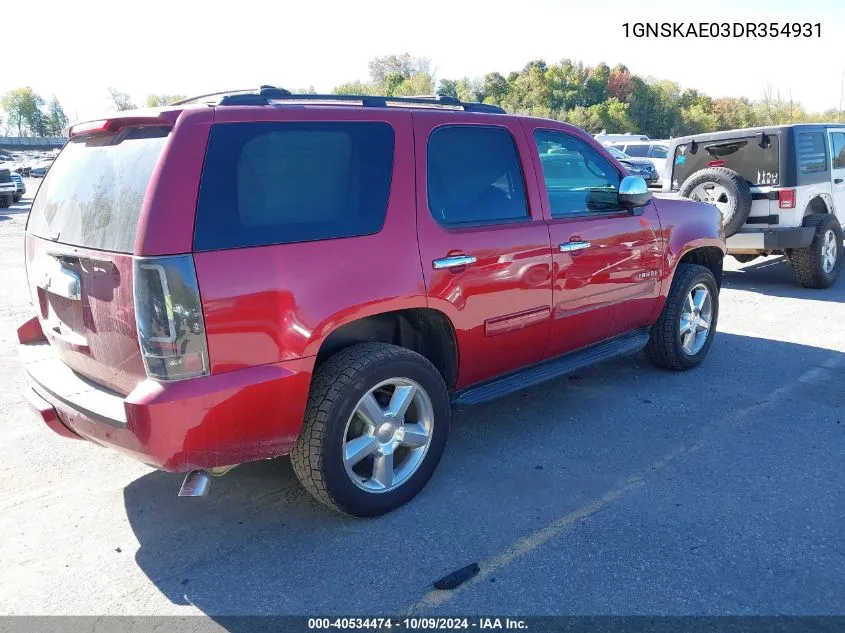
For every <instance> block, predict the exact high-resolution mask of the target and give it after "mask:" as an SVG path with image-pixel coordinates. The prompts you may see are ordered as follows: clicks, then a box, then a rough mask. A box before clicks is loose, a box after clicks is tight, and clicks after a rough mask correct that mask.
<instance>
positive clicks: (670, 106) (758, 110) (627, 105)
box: [334, 53, 840, 138]
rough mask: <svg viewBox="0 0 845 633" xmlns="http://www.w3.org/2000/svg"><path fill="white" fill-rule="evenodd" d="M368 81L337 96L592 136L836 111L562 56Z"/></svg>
mask: <svg viewBox="0 0 845 633" xmlns="http://www.w3.org/2000/svg"><path fill="white" fill-rule="evenodd" d="M369 69H370V80H369V81H368V82H361V81H353V82H350V83H345V84H342V85H340V86H338V87H337V88H335V90H334V92H335V93H336V94H365V95H367V94H385V95H388V96H400V95H414V94H431V93H434V92H438V93H441V94H446V95H450V96H453V97H457V98H459V99H461V100H462V101H480V102H483V103H489V104H493V105H498V106H501V107H503V108H504V109H505V110H507V111H508V112H512V113H515V114H527V115H531V116H538V117H545V118H550V119H557V120H559V121H566V122H568V123H571V124H573V125H576V126H577V127H580V128H583V129H584V130H586V131H588V132H590V133H592V134H596V133H599V132H601V131H602V130H606V131H607V132H609V133H625V132H631V133H637V134H646V135H648V136H650V137H651V138H668V137H671V136H681V135H685V134H697V133H700V132H711V131H717V130H729V129H734V128H744V127H754V126H759V125H779V124H785V123H812V122H822V121H837V120H839V118H838V117H839V115H840V113H839V112H838V111H837V110H835V109H831V110H827V111H825V112H808V111H807V110H806V109H805V108H804V107H802V106H801V104H800V103H798V102H796V101H794V100H793V98H792V95H791V94H790V95H789V97H788V98H786V97H785V96H781V94H780V93H779V92H778V91H777V90H776V89H774V88H773V87H772V86H771V85H770V84H765V85H762V86H761V89H762V96H761V98H760V99H758V100H750V99H747V98H745V97H721V98H717V99H714V98H712V97H710V96H708V95H706V94H704V93H702V92H700V91H699V90H696V89H694V88H687V89H682V88H681V86H680V85H679V84H677V83H676V82H673V81H668V80H661V79H655V78H653V77H641V76H639V75H635V74H633V73H632V72H631V71H630V70H628V68H627V67H625V66H624V65H621V64H619V65H617V66H614V67H613V68H611V67H609V66H608V65H607V64H605V63H601V64H598V65H596V66H592V67H591V66H585V65H584V64H583V63H582V62H579V61H574V60H571V59H563V60H561V61H559V62H557V63H554V64H547V63H546V62H545V61H544V60H534V61H531V62H528V63H527V64H526V65H525V66H524V67H523V68H522V70H519V71H515V72H511V73H509V74H507V75H502V74H501V73H498V72H491V73H487V74H486V75H484V76H483V77H464V78H461V79H440V80H439V81H436V80H435V76H434V72H433V70H432V66H431V60H429V59H428V58H415V57H412V56H411V55H409V54H407V53H406V54H403V55H388V56H385V57H378V58H376V59H374V60H373V61H372V62H370V68H369Z"/></svg>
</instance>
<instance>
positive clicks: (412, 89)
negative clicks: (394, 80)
mask: <svg viewBox="0 0 845 633" xmlns="http://www.w3.org/2000/svg"><path fill="white" fill-rule="evenodd" d="M432 93H434V81H433V79H432V77H431V75H429V74H426V73H416V74H414V75H411V76H410V77H407V78H405V79H403V80H402V81H401V82H399V83H398V84H397V85H396V86H395V87H394V88H391V89H390V92H386V94H388V95H390V96H397V97H398V96H406V97H411V96H414V95H430V94H432Z"/></svg>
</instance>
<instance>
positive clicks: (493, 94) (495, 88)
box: [482, 73, 510, 104]
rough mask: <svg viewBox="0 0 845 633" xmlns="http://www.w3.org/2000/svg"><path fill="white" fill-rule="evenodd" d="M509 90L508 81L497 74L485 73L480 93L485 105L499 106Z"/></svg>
mask: <svg viewBox="0 0 845 633" xmlns="http://www.w3.org/2000/svg"><path fill="white" fill-rule="evenodd" d="M509 90H510V86H508V80H507V79H505V78H504V77H503V76H502V75H500V74H499V73H487V74H486V75H484V79H483V80H482V92H483V94H484V101H485V102H487V103H494V104H500V103H502V102H503V101H504V100H505V97H506V96H507V94H508V91H509Z"/></svg>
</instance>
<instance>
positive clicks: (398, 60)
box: [369, 53, 433, 88]
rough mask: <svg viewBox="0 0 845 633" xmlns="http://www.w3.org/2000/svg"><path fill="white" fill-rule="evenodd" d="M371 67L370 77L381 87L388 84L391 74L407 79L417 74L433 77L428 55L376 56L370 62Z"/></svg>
mask: <svg viewBox="0 0 845 633" xmlns="http://www.w3.org/2000/svg"><path fill="white" fill-rule="evenodd" d="M369 68H370V79H371V80H372V82H373V83H374V84H376V86H378V87H379V88H385V87H386V86H387V80H388V77H390V76H391V75H402V77H404V78H405V79H410V78H411V77H413V76H415V75H428V76H429V77H432V78H433V73H432V72H431V60H430V59H428V58H427V57H412V56H411V54H410V53H402V54H401V55H385V56H384V57H376V58H375V59H373V60H372V61H371V62H370V64H369Z"/></svg>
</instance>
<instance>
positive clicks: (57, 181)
mask: <svg viewBox="0 0 845 633" xmlns="http://www.w3.org/2000/svg"><path fill="white" fill-rule="evenodd" d="M169 131H170V128H166V127H143V128H129V129H124V130H122V131H121V132H118V133H117V134H113V135H109V136H96V137H89V138H81V139H78V140H71V141H70V142H68V144H67V145H66V146H65V149H64V150H62V153H61V154H60V155H59V157H58V158H57V159H56V161H55V162H54V163H53V165H52V166H51V167H50V169H49V170H48V171H47V175H46V177H45V178H44V182H43V183H42V185H41V188H40V189H39V191H38V195H37V196H36V197H35V201H34V202H33V204H32V211H31V213H30V216H29V224H28V226H27V230H28V231H29V232H30V233H32V234H33V235H36V236H38V237H43V238H45V239H49V240H53V241H59V242H62V243H65V244H72V245H74V246H83V247H88V248H96V249H99V250H107V251H117V252H122V253H131V252H132V251H133V250H134V246H135V232H136V230H137V225H138V216H139V215H140V213H141V206H142V204H143V202H144V196H145V195H146V193H147V186H148V185H149V183H150V178H151V177H152V173H153V169H154V168H155V166H156V164H157V162H158V159H159V156H160V155H161V152H162V149H163V148H164V143H165V141H166V139H167V135H168V133H169Z"/></svg>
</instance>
